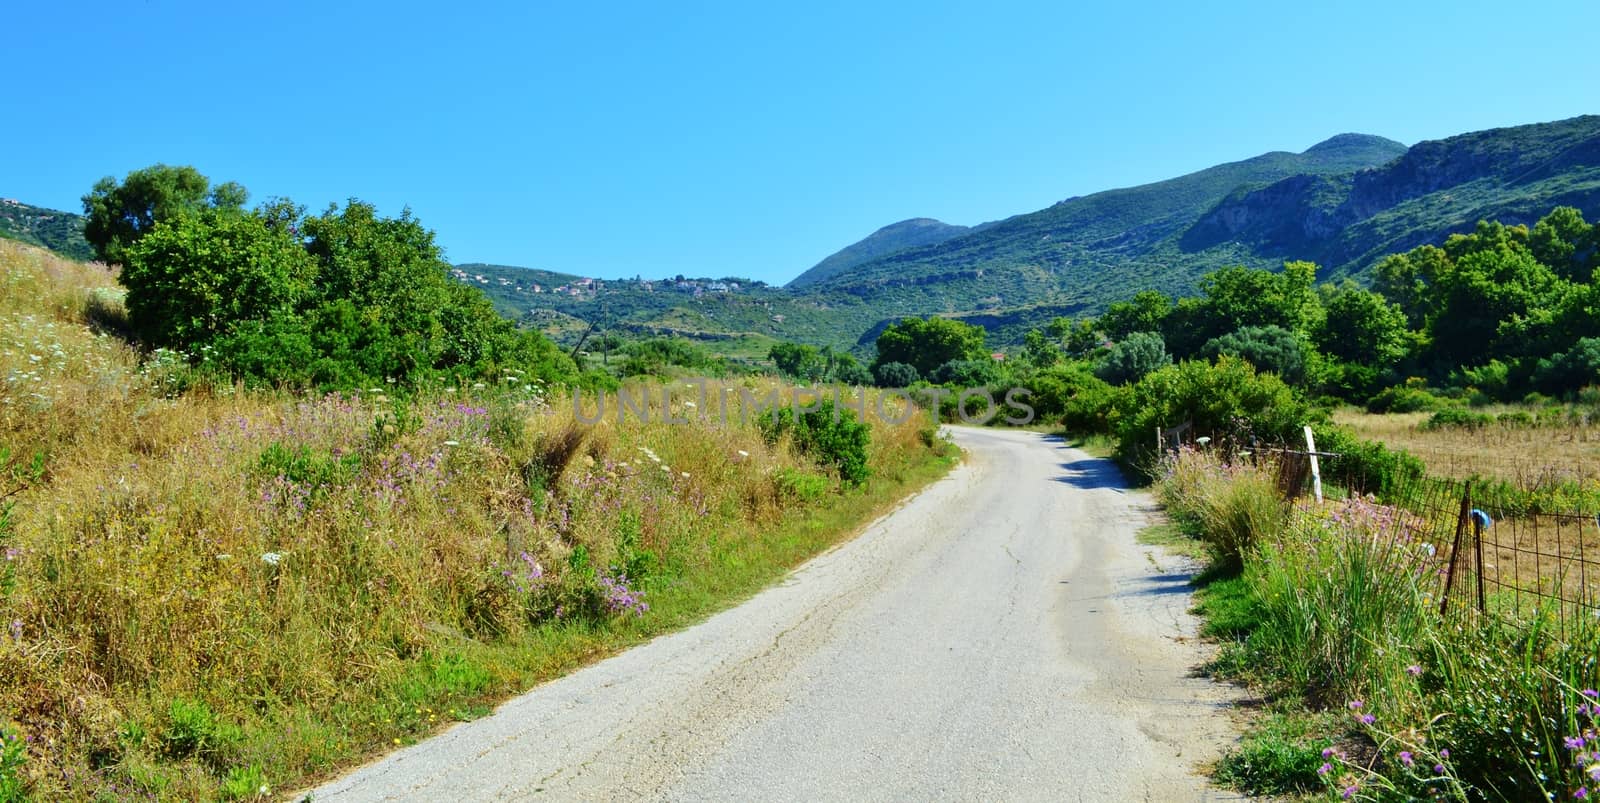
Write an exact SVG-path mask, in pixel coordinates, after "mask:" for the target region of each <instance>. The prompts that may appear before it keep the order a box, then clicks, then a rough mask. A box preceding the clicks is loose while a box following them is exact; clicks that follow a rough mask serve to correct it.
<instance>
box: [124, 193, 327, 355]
mask: <svg viewBox="0 0 1600 803" xmlns="http://www.w3.org/2000/svg"><path fill="white" fill-rule="evenodd" d="M123 257H124V260H125V264H124V265H123V268H122V275H121V282H122V284H123V286H124V287H126V288H127V289H128V300H127V306H128V323H129V324H130V326H131V327H132V328H133V331H134V333H135V334H136V335H137V336H138V337H139V339H140V340H142V341H144V342H145V343H146V344H147V345H150V346H162V347H169V348H176V349H187V348H192V347H195V346H199V345H202V344H205V343H207V342H209V341H210V340H211V339H213V338H215V337H217V336H219V335H221V334H224V333H226V332H228V331H230V330H231V329H232V328H234V327H235V326H237V325H239V324H241V323H243V322H246V321H252V322H257V323H264V322H265V321H267V320H268V319H271V318H277V319H279V320H287V319H292V317H293V313H294V311H295V309H296V308H297V307H298V306H299V304H300V303H301V302H302V301H303V300H304V299H306V298H307V297H308V296H310V295H311V294H312V290H313V287H314V283H315V277H316V264H315V263H314V262H313V261H312V260H311V259H310V258H309V257H308V256H307V255H306V252H305V250H304V249H303V248H301V246H300V244H299V243H298V242H296V241H295V239H294V238H293V237H292V236H291V235H290V234H289V233H288V232H287V231H285V230H283V229H281V228H276V227H273V226H269V225H268V224H267V221H266V220H265V219H263V218H262V217H259V216H257V215H252V214H246V213H242V212H237V211H232V210H226V209H205V210H202V211H199V212H197V213H195V214H191V215H179V216H177V217H174V218H169V219H166V220H163V221H161V222H159V223H157V224H156V225H155V227H154V228H152V229H151V230H150V231H149V232H146V233H145V234H144V235H143V236H142V237H141V238H140V239H139V240H138V241H137V242H135V243H134V244H133V245H132V247H131V248H129V249H128V250H127V251H125V252H124V254H123Z"/></svg>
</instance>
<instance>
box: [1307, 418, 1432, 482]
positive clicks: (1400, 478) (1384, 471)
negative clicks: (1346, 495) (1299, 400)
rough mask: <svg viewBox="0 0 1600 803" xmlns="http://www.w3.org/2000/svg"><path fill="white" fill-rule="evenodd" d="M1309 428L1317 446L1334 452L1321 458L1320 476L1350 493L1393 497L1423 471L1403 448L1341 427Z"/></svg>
mask: <svg viewBox="0 0 1600 803" xmlns="http://www.w3.org/2000/svg"><path fill="white" fill-rule="evenodd" d="M1312 429H1313V433H1314V434H1315V436H1316V441H1317V449H1318V450H1319V451H1323V452H1332V453H1333V454H1335V455H1337V457H1331V458H1325V459H1324V460H1323V461H1322V473H1323V476H1324V477H1326V478H1327V479H1328V480H1329V481H1330V482H1332V483H1335V484H1337V485H1341V486H1343V487H1344V488H1346V489H1348V490H1350V491H1351V492H1354V493H1363V494H1374V495H1376V496H1378V497H1379V498H1381V499H1385V500H1395V499H1396V497H1397V496H1398V495H1399V494H1401V493H1404V492H1409V491H1412V490H1416V489H1418V488H1419V486H1420V484H1421V481H1422V478H1423V477H1424V476H1425V475H1426V474H1427V467H1426V466H1425V465H1423V463H1422V460H1421V459H1419V458H1417V457H1416V456H1415V455H1412V454H1410V453H1409V452H1406V451H1404V450H1401V449H1390V448H1389V447H1388V446H1385V445H1384V444H1382V443H1378V442H1377V441H1369V440H1363V439H1361V438H1359V437H1356V435H1355V433H1353V432H1351V431H1350V430H1349V429H1347V428H1345V427H1336V426H1328V425H1324V426H1316V427H1313V428H1312Z"/></svg>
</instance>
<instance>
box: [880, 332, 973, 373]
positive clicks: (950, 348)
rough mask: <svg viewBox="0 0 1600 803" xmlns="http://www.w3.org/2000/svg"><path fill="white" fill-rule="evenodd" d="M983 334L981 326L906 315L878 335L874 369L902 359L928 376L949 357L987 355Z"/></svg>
mask: <svg viewBox="0 0 1600 803" xmlns="http://www.w3.org/2000/svg"><path fill="white" fill-rule="evenodd" d="M984 337H985V332H984V330H983V328H982V327H979V326H973V325H971V324H968V323H963V322H961V321H955V320H951V319H949V318H906V319H904V320H902V321H900V322H899V323H896V324H890V325H889V327H888V328H886V329H884V330H883V334H880V335H878V343H877V346H878V356H877V358H876V359H875V360H874V361H873V367H874V372H875V373H876V368H877V366H879V365H883V364H885V363H891V362H903V363H906V364H907V365H910V366H911V367H913V368H915V369H916V370H917V373H918V374H921V375H923V376H927V375H929V374H931V373H933V370H934V369H935V368H938V367H939V366H941V365H944V364H945V363H947V362H950V361H951V360H973V359H978V358H980V357H986V356H988V353H987V351H986V350H985V349H984V346H983V342H984Z"/></svg>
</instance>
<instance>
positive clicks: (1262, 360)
mask: <svg viewBox="0 0 1600 803" xmlns="http://www.w3.org/2000/svg"><path fill="white" fill-rule="evenodd" d="M1201 353H1203V354H1205V355H1206V356H1208V357H1218V356H1222V355H1227V356H1229V357H1238V358H1239V359H1241V360H1244V361H1245V362H1248V363H1250V364H1251V365H1253V366H1255V368H1256V370H1257V371H1260V372H1262V373H1270V374H1277V375H1278V376H1279V378H1281V379H1282V380H1283V381H1285V382H1287V383H1289V384H1291V385H1299V384H1301V383H1302V382H1304V381H1305V378H1306V354H1305V348H1304V346H1302V345H1301V343H1300V339H1299V338H1298V337H1296V336H1295V334H1294V332H1291V331H1289V330H1288V329H1285V328H1283V327H1281V326H1246V327H1243V328H1241V329H1239V330H1237V331H1235V332H1230V333H1228V334H1226V335H1223V336H1222V337H1218V338H1213V339H1211V340H1210V341H1209V342H1207V343H1206V345H1205V347H1204V348H1203V349H1201Z"/></svg>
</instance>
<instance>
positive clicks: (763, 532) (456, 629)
mask: <svg viewBox="0 0 1600 803" xmlns="http://www.w3.org/2000/svg"><path fill="white" fill-rule="evenodd" d="M118 310H119V300H118V294H117V292H116V290H115V288H114V282H113V280H112V277H111V276H110V275H109V274H107V273H106V272H105V271H104V270H103V269H100V268H98V267H96V266H90V265H83V264H80V263H73V262H68V261H65V260H61V259H58V258H55V257H53V256H51V255H49V254H46V253H45V252H42V251H40V250H37V249H32V248H28V247H23V246H17V245H13V244H7V243H3V242H0V447H4V448H5V449H7V450H8V452H9V453H10V454H11V455H14V456H19V459H18V460H17V461H15V462H12V463H10V464H8V465H7V470H6V472H5V473H4V475H3V480H0V481H3V482H4V483H5V486H4V488H0V493H11V492H13V491H15V492H16V493H15V495H13V496H11V497H10V501H12V502H14V503H15V508H14V510H13V511H12V514H11V516H10V518H9V520H8V522H7V524H6V525H5V526H3V527H0V531H3V532H0V540H3V541H4V542H5V543H4V547H5V548H6V550H7V552H6V556H7V560H6V562H5V564H4V577H3V582H0V620H3V621H4V622H6V623H8V624H7V631H6V635H4V636H3V637H0V677H3V678H4V679H5V680H4V681H3V682H0V712H3V715H0V730H3V731H5V732H6V735H7V736H8V737H9V736H15V735H26V736H28V737H30V738H32V742H31V745H30V746H29V747H28V748H26V752H25V755H24V756H23V761H22V764H21V767H20V769H19V768H17V767H15V766H11V765H9V764H8V763H6V762H3V761H0V788H3V786H4V783H5V782H6V781H7V779H8V778H10V779H15V778H19V777H20V778H22V779H25V780H26V781H27V782H28V783H30V784H32V786H33V791H34V793H35V795H36V796H38V797H40V798H42V799H88V798H94V797H97V796H99V797H111V798H115V799H128V798H143V797H153V798H160V799H173V800H195V799H213V798H249V797H255V796H257V795H258V793H259V791H260V789H261V788H262V787H263V786H267V787H269V788H277V787H283V786H295V785H298V784H301V783H303V782H305V781H307V780H308V779H311V778H315V777H319V776H322V775H325V774H327V773H330V772H333V771H335V770H337V769H338V768H339V767H341V766H345V765H347V764H349V763H351V762H353V761H357V760H359V759H361V758H362V757H364V756H368V755H371V754H373V753H375V752H378V751H381V750H382V749H385V748H386V747H388V746H392V745H394V744H397V743H403V742H405V741H407V740H411V739H415V738H419V737H421V736H423V735H426V734H427V733H429V732H430V731H432V730H433V729H435V728H438V727H441V726H442V725H443V724H444V723H445V722H447V721H449V720H451V719H461V718H470V717H472V716H476V715H478V714H479V713H481V712H483V711H485V710H487V706H488V705H490V704H492V703H493V702H494V701H496V700H499V699H503V698H504V697H505V696H507V695H510V694H513V693H516V692H518V691H521V690H523V689H526V688H528V687H529V686H530V685H532V684H534V683H537V682H538V681H540V680H542V679H546V678H549V677H552V676H554V675H556V674H559V673H561V672H564V671H568V670H570V669H571V668H573V667H575V666H578V665H580V664H582V663H584V662H586V661H590V660H593V659H595V658H597V657H600V656H603V655H606V654H609V653H611V652H614V651H616V650H618V649H622V648H624V647H626V646H627V645H629V644H633V643H636V642H638V641H639V640H641V639H645V638H648V637H650V636H651V635H652V634H655V633H659V632H663V631H665V630H668V629H671V628H674V627H679V626H682V625H683V624H686V623H689V622H692V621H695V620H696V619H698V618H700V617H703V616H705V615H707V614H708V613H710V612H712V611H714V610H717V609H718V608H721V607H724V606H726V605H729V604H732V603H733V602H736V601H737V600H739V599H741V598H743V597H744V596H746V595H748V594H750V593H752V592H754V591H755V590H757V589H759V588H761V587H762V586H763V585H765V584H766V583H768V582H770V581H771V580H773V579H775V578H777V577H779V576H781V574H782V573H783V572H784V571H786V570H787V569H788V568H789V567H792V566H793V565H795V564H796V563H798V562H800V561H802V560H804V559H805V558H807V557H809V556H810V555H813V554H815V553H816V552H817V551H819V550H821V549H824V548H826V547H827V546H828V545H830V544H832V543H835V542H837V541H838V540H839V539H841V538H844V537H848V535H849V534H850V533H851V532H853V531H854V529H855V528H856V527H858V526H860V525H861V524H862V523H863V522H865V521H866V520H868V519H869V518H871V517H872V516H875V515H876V514H878V513H880V512H882V511H883V510H885V509H886V508H887V506H889V505H891V504H893V503H894V502H895V500H897V499H899V498H902V497H903V496H904V495H905V494H906V493H908V492H910V491H911V490H914V489H915V488H917V487H919V486H920V485H921V484H922V483H924V482H926V481H928V480H930V479H932V478H933V477H936V476H938V475H939V474H940V473H941V472H942V471H943V470H944V468H945V467H946V466H947V465H948V462H947V459H946V458H943V457H941V453H940V450H938V449H933V448H930V447H929V446H928V445H927V443H926V442H925V440H924V431H923V430H922V429H921V428H919V427H918V426H917V425H916V424H914V423H908V424H906V425H904V426H899V427H891V426H888V425H886V424H882V423H881V422H880V423H879V424H877V425H875V426H874V428H873V440H872V445H871V450H870V464H871V465H872V467H873V470H874V476H873V478H872V479H871V480H870V481H869V482H868V484H867V485H865V486H864V487H862V488H859V489H854V490H851V489H842V488H840V487H839V486H838V485H837V482H836V481H835V480H832V479H830V478H829V475H827V474H826V473H825V472H823V471H821V470H819V468H818V467H816V466H815V465H813V464H811V463H810V462H809V461H807V460H805V459H803V458H800V457H797V456H796V455H793V454H791V453H790V452H789V451H788V450H787V449H785V448H783V447H782V446H781V445H780V446H779V447H769V446H768V445H766V444H765V443H764V442H763V440H762V439H761V437H760V436H759V434H758V433H757V432H756V431H755V429H754V427H753V426H750V425H738V424H735V425H733V426H727V427H723V426H713V425H711V424H709V423H707V424H696V425H691V426H665V425H662V424H659V423H652V424H649V425H641V424H639V423H637V422H629V423H626V424H620V425H619V424H617V423H615V422H613V423H608V424H605V425H601V426H596V427H581V426H578V425H576V424H575V423H574V422H573V420H572V416H571V412H570V410H567V411H565V412H563V407H564V405H562V404H560V403H541V402H540V401H539V395H540V394H539V393H538V389H537V388H523V387H520V386H518V387H515V388H508V389H498V390H497V389H493V388H481V389H471V388H463V389H460V390H459V391H456V392H446V391H444V390H440V391H435V392H432V393H429V394H424V395H423V396H420V397H417V398H415V399H411V400H407V401H405V402H397V401H396V400H393V399H389V398H386V395H385V394H384V393H382V392H381V391H380V392H376V393H362V394H358V395H356V396H354V397H327V398H297V397H291V396H283V395H273V394H264V395H256V394H244V393H241V392H237V391H235V390H233V389H230V388H211V389H207V388H204V387H197V388H192V389H187V390H186V389H185V388H186V385H187V384H188V382H189V381H190V377H188V376H187V374H186V372H185V371H184V369H183V368H182V367H181V365H172V364H163V363H159V362H157V363H150V362H143V361H141V359H140V356H139V355H138V354H137V353H135V352H134V351H132V350H131V349H129V348H128V347H127V346H126V345H124V344H122V343H121V341H119V340H118V339H117V338H115V337H113V336H108V335H104V334H100V333H99V332H98V331H97V329H96V328H94V327H93V326H91V324H93V325H94V326H98V327H102V328H104V327H113V328H114V327H115V325H116V323H117V316H118ZM33 455H39V456H40V457H39V461H40V462H39V467H40V469H41V470H40V471H37V472H35V471H34V470H33V468H32V466H33V463H32V456H33ZM662 464H665V465H668V466H670V469H668V468H665V467H664V466H663V465H662ZM535 566H537V567H538V568H537V570H535V568H534V567H535ZM608 566H616V567H626V568H627V569H628V571H630V572H631V577H630V579H629V581H628V584H629V585H631V586H632V588H633V589H634V590H642V591H643V593H644V600H645V601H646V602H647V603H648V604H649V605H650V611H649V612H648V613H647V614H644V615H642V616H635V615H633V614H631V613H629V608H628V600H627V599H625V598H621V597H616V596H612V597H609V598H608V597H606V596H605V595H604V594H603V593H602V591H601V590H599V586H597V585H596V584H595V582H594V580H593V578H594V571H595V568H596V567H608ZM536 573H537V574H539V575H540V576H538V577H534V576H532V575H534V574H536ZM597 595H600V596H597ZM557 611H562V613H561V614H559V615H558V614H557Z"/></svg>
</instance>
